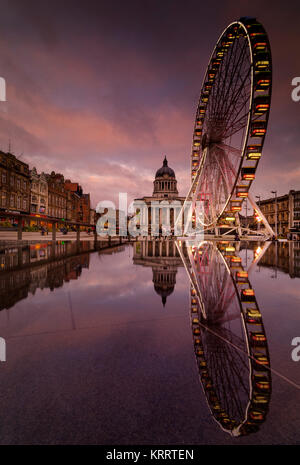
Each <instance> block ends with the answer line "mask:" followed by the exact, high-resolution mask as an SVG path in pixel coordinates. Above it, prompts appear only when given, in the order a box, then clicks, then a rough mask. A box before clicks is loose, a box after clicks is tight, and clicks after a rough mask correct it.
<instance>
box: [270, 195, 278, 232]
mask: <svg viewBox="0 0 300 465" xmlns="http://www.w3.org/2000/svg"><path fill="white" fill-rule="evenodd" d="M271 194H274V198H275V237H276V238H277V191H271Z"/></svg>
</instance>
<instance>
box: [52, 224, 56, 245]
mask: <svg viewBox="0 0 300 465" xmlns="http://www.w3.org/2000/svg"><path fill="white" fill-rule="evenodd" d="M52 240H53V241H56V223H55V222H54V223H52Z"/></svg>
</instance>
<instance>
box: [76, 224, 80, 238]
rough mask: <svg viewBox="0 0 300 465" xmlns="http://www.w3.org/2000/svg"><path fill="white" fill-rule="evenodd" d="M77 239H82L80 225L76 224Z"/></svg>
mask: <svg viewBox="0 0 300 465" xmlns="http://www.w3.org/2000/svg"><path fill="white" fill-rule="evenodd" d="M76 240H77V241H80V226H78V225H77V226H76Z"/></svg>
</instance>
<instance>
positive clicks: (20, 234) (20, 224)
mask: <svg viewBox="0 0 300 465" xmlns="http://www.w3.org/2000/svg"><path fill="white" fill-rule="evenodd" d="M22 230H23V226H22V217H21V216H20V218H18V241H21V240H22Z"/></svg>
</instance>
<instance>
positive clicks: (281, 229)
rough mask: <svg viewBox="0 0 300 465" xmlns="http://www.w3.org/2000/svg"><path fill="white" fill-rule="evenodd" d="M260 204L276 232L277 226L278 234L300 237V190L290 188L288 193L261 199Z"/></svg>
mask: <svg viewBox="0 0 300 465" xmlns="http://www.w3.org/2000/svg"><path fill="white" fill-rule="evenodd" d="M258 206H259V207H260V209H261V211H262V213H263V214H264V216H265V217H266V219H267V221H268V223H269V225H270V226H271V228H272V229H273V231H274V232H276V228H277V234H278V236H282V237H288V236H289V235H290V234H294V235H296V236H297V235H298V236H299V237H298V238H299V239H300V191H295V190H290V191H289V193H288V194H285V195H281V196H279V197H272V198H270V199H265V200H261V201H260V202H259V203H258ZM295 238H297V237H295Z"/></svg>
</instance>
